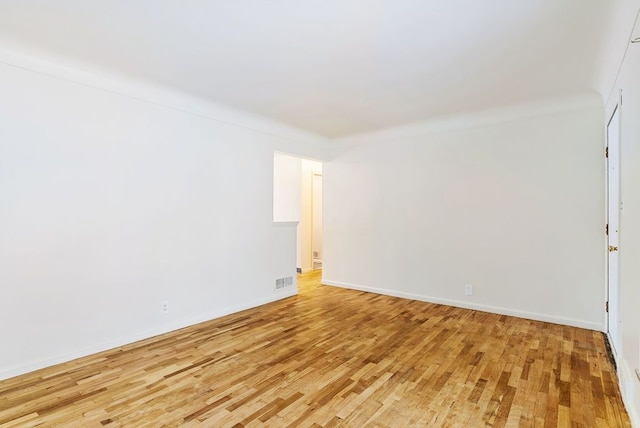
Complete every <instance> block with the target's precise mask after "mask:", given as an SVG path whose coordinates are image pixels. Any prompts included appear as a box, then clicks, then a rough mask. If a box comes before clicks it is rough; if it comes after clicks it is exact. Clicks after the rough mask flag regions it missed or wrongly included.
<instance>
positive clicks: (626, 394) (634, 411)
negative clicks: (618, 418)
mask: <svg viewBox="0 0 640 428" xmlns="http://www.w3.org/2000/svg"><path fill="white" fill-rule="evenodd" d="M607 338H608V339H609V343H611V337H610V336H609V334H608V333H607ZM611 354H613V358H614V360H615V362H616V367H617V368H618V370H617V374H618V386H619V387H620V394H621V395H622V402H623V403H624V407H625V409H626V410H627V413H628V414H629V419H631V426H632V427H634V428H640V413H638V408H637V406H636V405H635V403H636V401H637V400H638V399H640V397H638V399H637V398H636V393H637V391H639V390H638V389H637V388H640V385H638V383H639V382H640V380H639V379H638V378H637V376H636V374H635V373H634V371H633V370H632V369H631V368H630V367H629V365H628V364H627V360H625V359H623V358H622V357H621V356H620V355H619V354H616V351H615V349H613V347H611Z"/></svg>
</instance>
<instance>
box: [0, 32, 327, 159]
mask: <svg viewBox="0 0 640 428" xmlns="http://www.w3.org/2000/svg"><path fill="white" fill-rule="evenodd" d="M0 64H4V65H5V66H9V67H15V68H20V69H22V70H25V71H29V72H32V73H38V74H42V75H46V76H49V77H53V78H56V79H61V80H66V81H68V82H73V83H76V84H79V85H83V86H87V87H91V88H95V89H99V90H103V91H107V92H112V93H116V94H119V95H122V96H126V97H129V98H133V99H137V100H139V101H144V102H148V103H151V104H156V105H158V106H163V107H167V108H171V109H174V110H179V111H182V112H183V113H188V114H192V115H195V116H200V117H204V118H207V119H210V120H214V121H217V122H220V123H225V124H229V125H235V126H238V127H241V128H245V129H249V130H252V131H255V132H259V133H262V134H266V135H268V136H271V137H276V138H279V139H283V140H287V141H291V142H295V143H297V144H303V145H305V146H307V147H309V148H312V149H314V152H317V151H323V150H324V149H325V148H326V145H327V143H328V141H329V139H327V138H325V137H323V136H320V135H317V134H314V133H311V132H308V131H305V130H302V129H298V128H294V127H293V126H290V125H287V124H285V123H281V122H278V121H276V120H273V119H270V118H267V117H263V116H259V115H256V114H252V113H249V112H246V111H242V110H238V109H234V108H231V107H227V106H225V105H222V104H217V103H214V102H212V101H209V100H207V99H205V98H202V97H199V96H195V95H191V94H188V93H186V92H182V91H180V90H176V89H172V88H170V87H167V86H162V85H157V84H153V83H151V82H147V81H143V80H140V79H135V78H133V77H131V76H127V75H121V74H117V73H115V72H107V71H105V70H101V69H97V68H95V67H92V66H90V65H88V64H86V63H83V62H78V61H73V60H71V59H69V58H62V57H57V56H52V55H50V54H47V53H45V52H29V51H26V50H24V48H22V47H18V46H12V45H10V44H8V43H7V42H6V41H3V42H2V44H0Z"/></svg>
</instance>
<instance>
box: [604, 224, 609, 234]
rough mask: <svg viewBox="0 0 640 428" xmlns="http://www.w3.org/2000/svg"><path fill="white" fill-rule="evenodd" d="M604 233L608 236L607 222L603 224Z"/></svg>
mask: <svg viewBox="0 0 640 428" xmlns="http://www.w3.org/2000/svg"><path fill="white" fill-rule="evenodd" d="M604 233H605V234H606V235H607V236H609V223H607V224H606V225H605V226H604Z"/></svg>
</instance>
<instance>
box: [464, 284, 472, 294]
mask: <svg viewBox="0 0 640 428" xmlns="http://www.w3.org/2000/svg"><path fill="white" fill-rule="evenodd" d="M464 294H466V295H467V296H473V285H471V284H465V285H464Z"/></svg>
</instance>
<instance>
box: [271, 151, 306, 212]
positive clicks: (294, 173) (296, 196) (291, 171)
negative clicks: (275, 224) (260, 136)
mask: <svg viewBox="0 0 640 428" xmlns="http://www.w3.org/2000/svg"><path fill="white" fill-rule="evenodd" d="M301 199H302V178H301V161H300V158H296V157H293V156H287V155H283V154H280V153H275V154H274V155H273V221H300V210H301V206H302V200H301Z"/></svg>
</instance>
